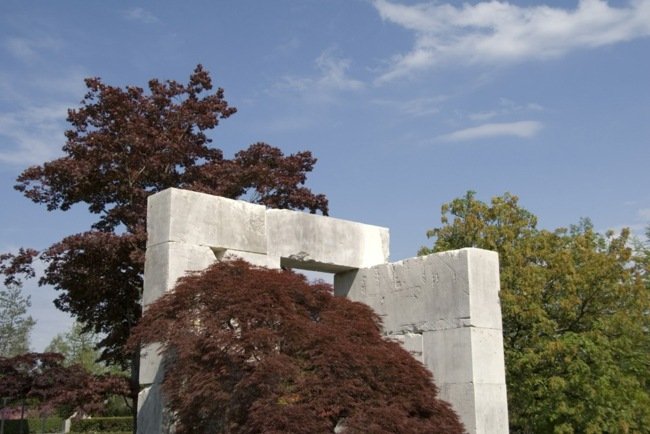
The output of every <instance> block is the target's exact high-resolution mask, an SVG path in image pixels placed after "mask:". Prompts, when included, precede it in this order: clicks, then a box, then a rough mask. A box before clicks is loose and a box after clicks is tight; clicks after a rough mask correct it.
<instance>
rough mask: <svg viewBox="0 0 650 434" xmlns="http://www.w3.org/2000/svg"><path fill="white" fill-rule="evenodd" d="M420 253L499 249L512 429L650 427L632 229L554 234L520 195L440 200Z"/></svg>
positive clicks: (586, 227)
mask: <svg viewBox="0 0 650 434" xmlns="http://www.w3.org/2000/svg"><path fill="white" fill-rule="evenodd" d="M427 235H428V236H429V237H432V238H435V243H434V245H433V247H432V248H422V249H421V250H420V254H428V253H432V252H438V251H444V250H448V249H458V248H463V247H478V248H484V249H489V250H494V251H497V252H498V253H499V261H500V275H501V294H500V298H501V306H502V313H503V334H504V349H505V358H506V371H507V372H506V374H507V375H506V379H507V387H508V406H509V413H510V424H511V432H513V433H546V432H550V433H552V432H556V433H600V432H621V433H626V432H650V377H649V374H648V373H649V372H650V316H649V313H650V287H649V286H648V285H647V268H646V271H644V267H647V263H646V264H645V265H644V263H643V260H642V256H641V255H636V254H635V252H634V251H633V249H631V248H630V233H629V231H628V230H627V229H624V230H623V231H621V232H620V234H614V233H613V232H608V233H606V234H604V235H602V234H599V233H597V232H596V231H594V229H593V226H592V224H591V223H590V222H589V220H582V221H581V222H579V223H578V224H577V225H573V226H570V227H569V228H559V229H556V230H553V231H549V230H543V229H538V228H537V219H536V217H535V216H534V215H533V214H532V213H530V212H529V211H527V210H525V209H524V208H522V207H521V206H520V205H519V203H518V199H517V197H516V196H513V195H510V194H505V195H503V196H500V197H495V198H493V199H492V201H491V203H489V204H488V203H484V202H482V201H480V200H478V199H476V197H475V195H474V193H473V192H468V193H467V195H466V196H465V197H462V198H457V199H454V200H453V201H452V202H450V203H448V204H445V205H443V206H442V226H441V227H439V228H436V229H433V230H431V231H429V232H428V233H427Z"/></svg>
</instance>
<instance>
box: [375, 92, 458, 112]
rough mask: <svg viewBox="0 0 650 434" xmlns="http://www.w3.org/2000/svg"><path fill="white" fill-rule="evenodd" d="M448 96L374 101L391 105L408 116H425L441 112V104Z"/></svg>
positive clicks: (383, 104) (394, 109) (387, 105)
mask: <svg viewBox="0 0 650 434" xmlns="http://www.w3.org/2000/svg"><path fill="white" fill-rule="evenodd" d="M446 99H447V97H446V96H442V95H441V96H432V97H420V98H413V99H409V100H405V101H402V100H391V99H375V100H373V101H372V102H373V103H374V104H377V105H379V106H386V107H390V110H391V111H395V112H397V113H401V114H403V115H406V116H412V117H424V116H432V115H435V114H438V113H440V105H441V104H442V102H443V101H445V100H446Z"/></svg>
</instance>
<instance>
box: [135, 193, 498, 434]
mask: <svg viewBox="0 0 650 434" xmlns="http://www.w3.org/2000/svg"><path fill="white" fill-rule="evenodd" d="M147 215H148V218H147V230H148V241H147V253H146V263H145V284H144V296H143V302H144V305H145V308H146V305H147V304H149V303H151V302H152V301H154V300H155V299H156V298H158V297H159V296H160V295H162V294H163V293H164V292H165V291H168V290H169V289H171V288H173V286H174V284H175V282H176V280H177V279H178V278H179V277H181V276H183V275H184V274H185V273H187V272H189V271H198V270H202V269H205V268H207V267H208V266H209V265H210V264H212V263H213V262H214V261H217V260H221V259H222V258H224V257H225V256H226V255H228V256H237V257H240V258H242V259H245V260H246V261H248V262H250V263H252V264H254V265H260V266H265V267H269V268H279V267H290V268H299V269H305V270H314V271H324V272H329V273H335V276H334V288H335V292H336V294H337V295H341V296H346V297H349V298H351V299H353V300H356V301H361V302H363V303H366V304H368V305H369V306H371V307H372V308H373V309H374V310H375V311H376V312H377V313H378V314H379V315H381V316H382V318H383V321H384V332H385V334H386V336H387V338H390V339H396V340H398V341H399V342H401V343H402V345H403V346H404V348H406V349H407V350H408V351H410V352H411V353H412V354H413V356H414V357H416V358H417V359H418V360H420V361H421V362H422V363H423V364H424V365H425V366H426V367H427V368H428V369H430V370H431V371H432V373H433V376H434V379H435V382H436V384H437V385H438V387H439V388H440V397H441V398H442V399H444V400H447V401H449V402H450V403H451V404H452V406H453V407H454V409H455V410H456V412H457V413H458V414H459V416H460V418H461V420H462V421H463V423H464V424H465V426H466V428H467V430H468V432H469V433H472V434H473V433H485V434H499V433H506V432H508V412H507V400H506V386H505V369H504V360H503V340H502V335H501V309H500V305H499V298H498V292H499V271H498V257H497V254H496V253H494V252H489V251H485V250H480V249H462V250H456V251H450V252H444V253H439V254H434V255H429V256H425V257H419V258H412V259H407V260H404V261H400V262H396V263H388V247H389V246H388V242H389V238H388V229H386V228H381V227H378V226H371V225H366V224H361V223H356V222H351V221H346V220H340V219H334V218H331V217H324V216H318V215H313V214H306V213H302V212H297V211H288V210H274V209H266V208H265V207H264V206H261V205H255V204H251V203H247V202H243V201H236V200H231V199H225V198H222V197H217V196H210V195H206V194H202V193H195V192H190V191H185V190H179V189H168V190H165V191H162V192H160V193H157V194H155V195H153V196H151V197H150V198H149V204H148V214H147ZM161 375H162V372H161V368H160V356H159V355H158V354H157V349H156V348H146V349H144V350H143V353H142V358H141V371H140V384H141V385H142V386H143V387H144V388H143V391H142V392H141V394H140V403H139V409H138V431H139V432H140V433H144V434H154V433H164V432H168V430H169V427H168V421H167V420H166V417H165V411H164V405H163V403H162V402H163V400H162V397H161V396H160V392H159V383H160V379H161Z"/></svg>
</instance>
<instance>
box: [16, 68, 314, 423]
mask: <svg viewBox="0 0 650 434" xmlns="http://www.w3.org/2000/svg"><path fill="white" fill-rule="evenodd" d="M86 87H87V93H86V95H85V97H84V99H83V100H82V102H81V105H80V107H79V108H76V109H71V110H69V111H68V119H67V120H68V122H69V124H70V129H69V130H67V131H66V132H65V136H66V142H65V145H64V146H63V156H61V157H60V158H57V159H55V160H53V161H49V162H46V163H44V164H42V165H39V166H33V167H30V168H28V169H26V170H25V171H24V172H23V173H22V174H21V175H20V176H19V177H18V179H17V185H16V187H15V188H16V189H17V190H18V191H20V192H22V193H23V194H24V195H25V196H26V197H27V198H29V199H30V200H32V201H34V202H35V203H39V204H43V205H45V206H46V207H47V209H48V210H51V211H52V210H61V211H66V210H69V209H70V208H71V207H73V206H75V205H77V204H84V205H86V206H87V207H88V210H89V211H90V212H91V213H92V214H94V215H96V216H97V220H96V221H95V222H94V223H93V224H92V226H91V227H90V228H89V229H88V230H87V231H85V232H81V233H78V234H72V235H69V236H67V237H65V238H63V239H62V240H61V241H59V242H57V243H55V244H53V245H52V246H50V247H48V248H46V249H45V250H43V251H42V252H40V254H39V258H40V259H41V260H42V261H43V262H44V263H45V264H46V268H45V273H44V276H43V277H42V279H41V280H40V283H41V284H46V285H51V286H53V287H54V288H55V289H56V290H58V291H60V295H59V297H58V298H57V299H56V300H55V305H56V306H57V307H58V308H59V309H61V310H63V311H65V312H69V313H71V314H72V315H73V316H75V317H76V319H77V320H78V321H80V322H82V323H83V324H84V325H85V327H86V329H87V330H92V331H94V332H95V333H97V334H98V335H101V336H102V339H101V340H100V342H99V347H100V348H101V349H102V355H101V357H102V359H103V360H105V361H108V362H110V363H116V364H120V365H122V366H123V367H130V368H131V391H132V398H133V401H134V402H136V403H137V396H138V392H139V384H138V372H139V366H138V365H139V352H138V351H137V349H135V350H133V351H131V352H125V351H124V349H123V346H124V343H125V342H126V340H127V339H128V337H129V334H130V332H131V329H132V328H133V327H134V326H135V325H136V324H137V323H138V321H139V320H140V317H141V315H142V309H141V306H140V299H141V295H142V283H143V274H144V273H143V272H144V252H145V246H146V239H147V234H146V210H147V197H148V196H149V195H151V194H153V193H156V192H159V191H161V190H164V189H167V188H169V187H176V188H184V189H189V190H193V191H199V192H203V193H208V194H215V195H221V196H225V197H229V198H240V197H245V196H248V197H252V198H253V199H254V201H255V202H256V203H260V204H264V205H266V206H268V207H273V208H292V209H304V210H309V211H310V212H313V213H315V212H318V211H320V212H322V213H324V214H326V213H327V199H326V198H325V196H324V195H322V194H314V193H312V192H311V190H309V189H308V188H307V187H305V186H304V184H305V180H306V177H307V173H309V172H310V171H311V170H312V169H313V166H314V164H315V163H316V159H315V158H313V157H312V155H311V153H310V152H297V153H295V154H291V155H284V154H283V153H282V152H281V151H280V150H279V149H278V148H275V147H272V146H270V145H268V144H265V143H255V144H253V145H251V146H249V147H248V148H246V149H243V150H241V151H239V152H237V153H236V154H235V156H234V157H233V158H230V159H229V158H225V157H224V155H223V153H222V151H221V150H219V149H218V148H216V147H214V146H212V145H211V139H210V138H209V137H208V135H207V133H208V132H209V131H210V130H211V129H213V128H215V127H216V126H217V125H218V124H219V122H220V121H221V120H223V119H226V118H228V117H230V116H231V115H233V114H234V113H235V112H236V109H235V108H234V107H231V106H229V104H228V102H227V101H226V100H225V98H224V91H223V89H215V90H213V85H212V80H211V77H210V75H209V73H208V72H207V71H205V70H204V69H203V67H202V66H201V65H199V66H197V67H196V69H195V70H194V71H193V73H192V74H191V75H190V78H189V81H188V82H187V84H183V83H179V82H176V81H173V80H167V81H160V80H157V79H152V80H150V81H149V83H148V89H147V90H145V89H143V88H140V87H137V86H127V87H126V88H121V87H115V86H110V85H107V84H105V83H103V82H102V81H101V80H100V79H99V78H89V79H87V80H86ZM33 257H34V255H32V254H31V252H30V254H26V255H24V256H23V257H21V259H23V260H28V259H30V258H33ZM134 430H135V427H134Z"/></svg>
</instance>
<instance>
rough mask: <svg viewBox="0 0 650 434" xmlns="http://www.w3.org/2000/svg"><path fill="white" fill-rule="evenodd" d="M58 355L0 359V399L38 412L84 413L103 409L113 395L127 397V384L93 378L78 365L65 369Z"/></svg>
mask: <svg viewBox="0 0 650 434" xmlns="http://www.w3.org/2000/svg"><path fill="white" fill-rule="evenodd" d="M63 361H64V357H63V356H62V355H61V354H57V353H26V354H22V355H19V356H16V357H10V358H6V357H0V396H2V397H7V398H10V399H11V401H13V402H22V401H27V402H29V403H31V404H35V405H36V406H37V407H38V408H40V409H56V408H61V407H65V408H68V409H70V413H71V412H72V411H75V410H81V411H84V412H87V413H90V412H93V411H97V410H99V409H101V408H102V407H103V405H104V404H103V402H104V401H105V400H106V399H107V398H108V397H109V396H112V395H120V396H129V395H130V389H129V383H128V380H127V379H126V378H124V377H121V376H116V375H112V374H104V375H93V374H90V373H88V372H87V371H85V370H84V369H83V367H81V366H80V365H71V366H64V364H63Z"/></svg>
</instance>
